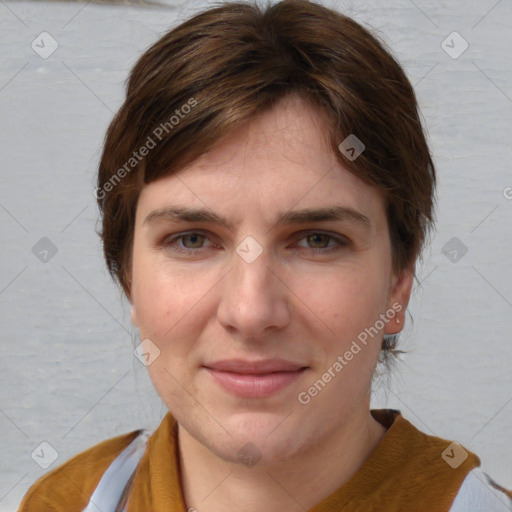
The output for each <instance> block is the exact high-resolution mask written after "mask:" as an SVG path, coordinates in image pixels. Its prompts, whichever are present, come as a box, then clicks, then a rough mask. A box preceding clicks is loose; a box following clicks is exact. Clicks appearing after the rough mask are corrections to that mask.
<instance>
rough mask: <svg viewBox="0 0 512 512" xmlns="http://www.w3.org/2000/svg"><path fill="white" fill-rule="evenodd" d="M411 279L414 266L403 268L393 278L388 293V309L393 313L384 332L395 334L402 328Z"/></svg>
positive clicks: (410, 288)
mask: <svg viewBox="0 0 512 512" xmlns="http://www.w3.org/2000/svg"><path fill="white" fill-rule="evenodd" d="M413 280H414V268H412V269H406V270H404V271H403V272H402V273H401V274H400V276H398V277H397V278H395V279H394V281H395V282H394V284H393V286H392V289H391V291H390V294H389V301H388V310H389V311H394V312H395V315H394V316H393V317H392V318H391V319H390V321H389V322H388V323H387V324H386V327H385V328H384V334H397V333H399V332H400V331H401V330H402V328H403V326H404V323H405V311H406V310H407V305H408V304H409V298H410V296H411V290H412V283H413Z"/></svg>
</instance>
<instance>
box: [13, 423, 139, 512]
mask: <svg viewBox="0 0 512 512" xmlns="http://www.w3.org/2000/svg"><path fill="white" fill-rule="evenodd" d="M140 432H141V431H140V430H135V431H133V432H130V433H128V434H123V435H120V436H117V437H113V438H111V439H107V440H106V441H102V442H101V443H98V444H96V445H95V446H93V447H91V448H88V449H87V450H85V451H83V452H81V453H79V454H78V455H75V456H74V457H72V458H71V459H69V460H68V461H67V462H65V463H63V464H61V465H60V466H58V467H57V468H55V469H53V470H52V471H50V472H49V473H47V474H46V475H44V476H42V477H41V478H40V479H39V480H37V481H36V482H35V483H34V484H33V485H32V486H31V487H30V489H29V490H28V492H27V493H26V494H25V496H24V497H23V500H22V502H21V504H20V507H19V509H18V512H29V511H30V512H38V511H48V512H57V511H58V512H61V511H62V512H74V511H77V512H79V511H81V510H83V508H84V507H85V506H86V505H87V503H88V501H89V498H90V496H91V494H92V493H93V492H94V489H95V488H96V486H97V485H98V482H99V481H100V479H101V477H102V475H103V473H104V472H105V471H106V470H107V468H108V467H109V465H110V464H111V463H112V462H113V460H114V459H115V458H116V457H117V456H118V455H119V454H120V453H121V452H122V451H123V450H124V449H125V448H126V447H127V446H128V445H129V444H130V443H131V442H132V441H133V440H134V439H135V438H136V437H137V436H138V435H139V433H140Z"/></svg>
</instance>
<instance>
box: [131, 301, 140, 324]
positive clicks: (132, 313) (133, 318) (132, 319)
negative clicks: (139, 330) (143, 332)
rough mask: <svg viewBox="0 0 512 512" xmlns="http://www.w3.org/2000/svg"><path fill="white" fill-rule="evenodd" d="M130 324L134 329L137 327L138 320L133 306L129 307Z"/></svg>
mask: <svg viewBox="0 0 512 512" xmlns="http://www.w3.org/2000/svg"><path fill="white" fill-rule="evenodd" d="M130 322H131V323H132V325H133V326H134V327H139V320H138V319H137V311H136V309H135V306H134V305H133V304H132V305H131V307H130Z"/></svg>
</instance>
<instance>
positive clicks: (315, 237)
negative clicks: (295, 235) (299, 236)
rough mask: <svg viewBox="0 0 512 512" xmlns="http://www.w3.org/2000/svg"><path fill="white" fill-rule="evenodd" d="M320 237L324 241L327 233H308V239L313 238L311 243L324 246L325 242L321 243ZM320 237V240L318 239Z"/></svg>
mask: <svg viewBox="0 0 512 512" xmlns="http://www.w3.org/2000/svg"><path fill="white" fill-rule="evenodd" d="M322 237H323V241H324V242H325V241H326V238H327V235H324V234H322V233H315V234H313V235H309V237H308V238H309V240H310V241H311V239H314V241H313V244H316V243H320V244H321V246H322V247H324V246H325V243H324V244H322ZM319 238H320V240H319Z"/></svg>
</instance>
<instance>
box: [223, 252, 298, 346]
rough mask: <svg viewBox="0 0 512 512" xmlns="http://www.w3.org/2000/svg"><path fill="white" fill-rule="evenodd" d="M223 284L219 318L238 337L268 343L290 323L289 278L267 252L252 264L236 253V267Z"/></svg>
mask: <svg viewBox="0 0 512 512" xmlns="http://www.w3.org/2000/svg"><path fill="white" fill-rule="evenodd" d="M222 283H223V287H222V289H221V299H220V303H219V306H218V310H217V317H218V320H219V322H220V324H221V325H222V326H223V327H224V328H225V329H227V330H228V331H229V332H230V334H231V335H233V336H234V337H237V338H238V339H240V340H248V339H252V340H260V341H264V340H267V339H268V338H269V337H270V336H272V334H273V333H275V331H276V330H280V329H283V328H285V327H286V326H287V325H288V324H289V322H290V317H291V311H290V295H291V292H290V289H289V288H288V286H287V285H286V276H284V275H282V272H279V270H278V265H277V263H276V262H275V261H274V260H273V259H272V258H271V257H270V255H269V252H268V251H266V250H265V249H264V250H263V252H262V253H261V254H260V255H259V256H258V257H257V258H256V259H255V260H254V261H252V262H250V263H249V262H248V261H246V260H245V259H244V258H242V257H241V256H239V254H238V253H234V254H233V267H232V269H231V271H230V272H228V274H227V275H226V278H225V279H223V280H222Z"/></svg>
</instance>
